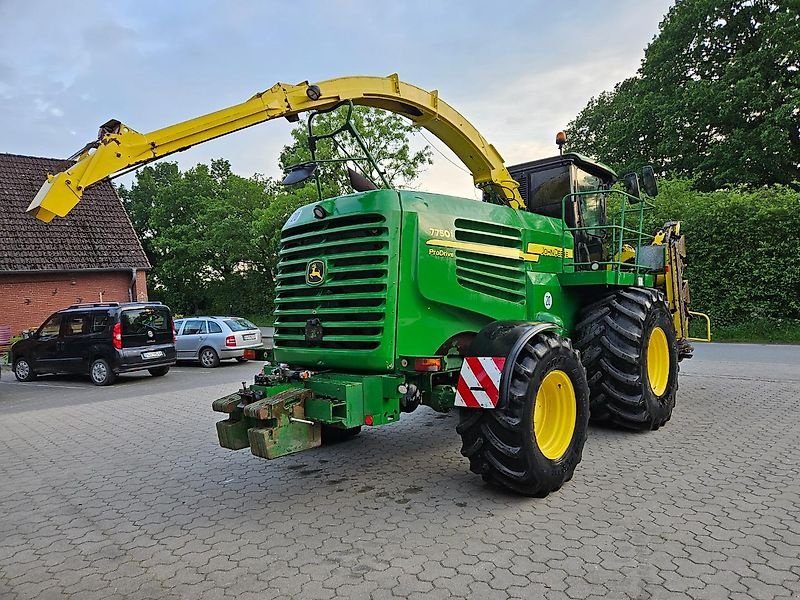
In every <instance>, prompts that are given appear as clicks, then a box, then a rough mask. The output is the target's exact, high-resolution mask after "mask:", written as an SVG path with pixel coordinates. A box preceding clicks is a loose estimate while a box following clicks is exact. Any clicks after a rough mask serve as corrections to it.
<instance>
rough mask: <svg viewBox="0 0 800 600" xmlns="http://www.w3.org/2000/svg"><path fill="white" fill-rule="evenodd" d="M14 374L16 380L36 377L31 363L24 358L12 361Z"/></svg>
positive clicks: (29, 379) (28, 379) (27, 379)
mask: <svg viewBox="0 0 800 600" xmlns="http://www.w3.org/2000/svg"><path fill="white" fill-rule="evenodd" d="M14 376H15V377H16V378H17V381H31V380H32V379H34V378H35V377H36V373H34V372H33V369H32V368H31V364H30V363H29V362H28V361H27V360H26V359H24V358H18V359H17V360H16V361H14Z"/></svg>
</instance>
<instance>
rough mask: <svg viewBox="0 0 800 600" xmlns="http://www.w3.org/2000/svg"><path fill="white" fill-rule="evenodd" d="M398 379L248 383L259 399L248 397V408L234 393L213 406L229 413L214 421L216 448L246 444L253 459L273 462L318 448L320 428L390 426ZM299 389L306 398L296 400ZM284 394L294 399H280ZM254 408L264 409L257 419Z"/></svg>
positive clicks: (330, 377) (322, 377)
mask: <svg viewBox="0 0 800 600" xmlns="http://www.w3.org/2000/svg"><path fill="white" fill-rule="evenodd" d="M268 369H269V367H265V371H267V370H268ZM403 381H404V378H403V377H401V376H394V375H353V374H343V373H321V374H317V375H315V376H314V377H312V378H310V379H306V380H305V381H298V382H294V383H288V384H279V385H272V386H263V385H252V386H250V387H249V388H247V390H246V392H247V393H250V394H256V395H257V396H256V397H259V398H261V400H256V401H252V398H249V399H248V401H249V404H248V403H245V402H243V401H242V398H241V396H240V394H239V393H238V392H237V393H236V394H230V395H229V396H225V397H224V398H220V399H218V400H216V401H215V402H214V405H213V408H214V410H216V411H218V412H227V413H229V417H228V419H226V420H224V421H219V422H218V423H217V436H218V438H219V443H220V446H222V447H224V448H229V449H231V450H241V449H243V448H247V447H248V446H249V447H250V450H251V452H252V453H253V454H255V455H256V456H260V457H262V458H277V457H279V456H284V455H286V454H291V453H293V452H299V451H301V450H306V449H308V448H314V447H316V446H319V445H320V441H321V430H320V425H321V424H325V425H332V426H335V427H340V428H342V429H350V428H354V427H360V426H361V425H364V424H365V423H369V424H370V425H376V426H377V425H386V424H388V423H393V422H395V421H397V420H398V419H399V418H400V393H399V392H398V386H399V385H400V384H401V383H403ZM304 391H305V394H306V395H307V397H303V399H302V401H298V400H297V397H298V394H297V393H298V392H304ZM309 392H310V393H309ZM287 395H288V396H292V395H294V398H293V399H291V400H288V401H286V402H283V401H281V400H280V399H281V398H283V397H286V396H287ZM256 406H260V407H263V408H262V412H261V416H260V417H257V416H254V413H255V412H256V411H254V410H253V408H254V407H256ZM309 421H311V422H313V423H309Z"/></svg>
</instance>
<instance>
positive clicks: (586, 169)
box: [508, 153, 617, 268]
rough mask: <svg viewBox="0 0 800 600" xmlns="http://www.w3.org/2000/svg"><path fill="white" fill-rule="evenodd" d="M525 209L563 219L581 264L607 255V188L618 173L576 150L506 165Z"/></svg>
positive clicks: (590, 262) (589, 263)
mask: <svg viewBox="0 0 800 600" xmlns="http://www.w3.org/2000/svg"><path fill="white" fill-rule="evenodd" d="M508 170H509V172H510V173H511V175H512V176H513V177H514V179H516V180H517V181H518V182H519V184H520V186H519V190H520V195H521V196H522V198H523V200H524V201H525V204H526V206H527V207H528V211H530V212H532V213H536V214H539V215H544V216H547V217H553V218H556V219H561V220H563V221H564V223H565V225H566V226H567V227H568V228H569V229H571V230H572V231H573V232H574V238H575V253H576V255H577V257H578V262H579V263H580V265H581V267H586V268H588V267H589V265H591V264H592V262H593V261H598V262H600V261H604V260H606V259H607V256H608V245H607V244H606V243H605V242H606V238H607V237H608V231H607V230H606V229H605V226H606V225H607V223H608V217H607V213H606V210H607V206H606V205H607V197H608V190H610V189H611V186H612V185H613V184H614V183H615V182H616V180H617V175H616V173H614V171H613V170H611V169H610V168H609V167H607V166H605V165H603V164H602V163H599V162H596V161H593V160H591V159H589V158H588V157H585V156H582V155H580V154H577V153H568V154H560V155H559V156H553V157H550V158H543V159H539V160H534V161H530V162H526V163H522V164H518V165H512V166H510V167H509V169H508Z"/></svg>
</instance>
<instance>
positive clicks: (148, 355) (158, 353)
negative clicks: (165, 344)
mask: <svg viewBox="0 0 800 600" xmlns="http://www.w3.org/2000/svg"><path fill="white" fill-rule="evenodd" d="M142 358H143V359H144V360H151V359H153V358H164V353H163V352H162V351H161V350H156V351H154V352H142Z"/></svg>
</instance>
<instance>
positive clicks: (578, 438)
mask: <svg viewBox="0 0 800 600" xmlns="http://www.w3.org/2000/svg"><path fill="white" fill-rule="evenodd" d="M507 360H513V361H514V363H513V369H512V370H511V371H510V373H511V381H510V383H509V385H508V388H507V389H508V393H507V397H505V398H503V397H501V398H500V402H499V403H498V407H497V408H496V409H494V410H484V409H473V408H461V409H460V422H459V425H458V428H457V431H458V433H459V434H460V435H461V439H462V442H463V446H462V449H461V453H462V454H463V455H464V456H466V457H467V458H469V462H470V470H472V471H473V472H474V473H478V474H480V475H482V476H483V478H484V480H486V481H488V482H490V483H493V484H496V485H500V486H502V487H505V488H509V489H511V490H514V491H516V492H518V493H520V494H523V495H526V496H536V497H544V496H546V495H547V494H549V493H550V492H554V491H556V490H558V489H559V488H560V487H561V486H562V485H563V484H564V482H566V481H569V480H570V479H571V478H572V475H573V473H574V471H575V467H577V466H578V463H579V462H580V461H581V456H582V454H583V446H584V444H585V443H586V435H587V426H588V421H589V390H588V387H587V384H586V374H585V372H584V369H583V365H582V364H581V362H580V358H579V357H578V354H577V353H576V352H575V351H574V350H573V349H572V345H571V344H570V342H569V340H567V339H564V338H562V337H560V336H559V335H557V334H555V333H553V332H551V331H545V332H540V333H538V334H536V335H535V336H534V337H533V338H532V339H531V340H529V341H528V343H527V344H525V345H524V346H523V347H522V349H521V350H520V351H519V353H518V355H517V356H516V357H509V358H508V359H507Z"/></svg>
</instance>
